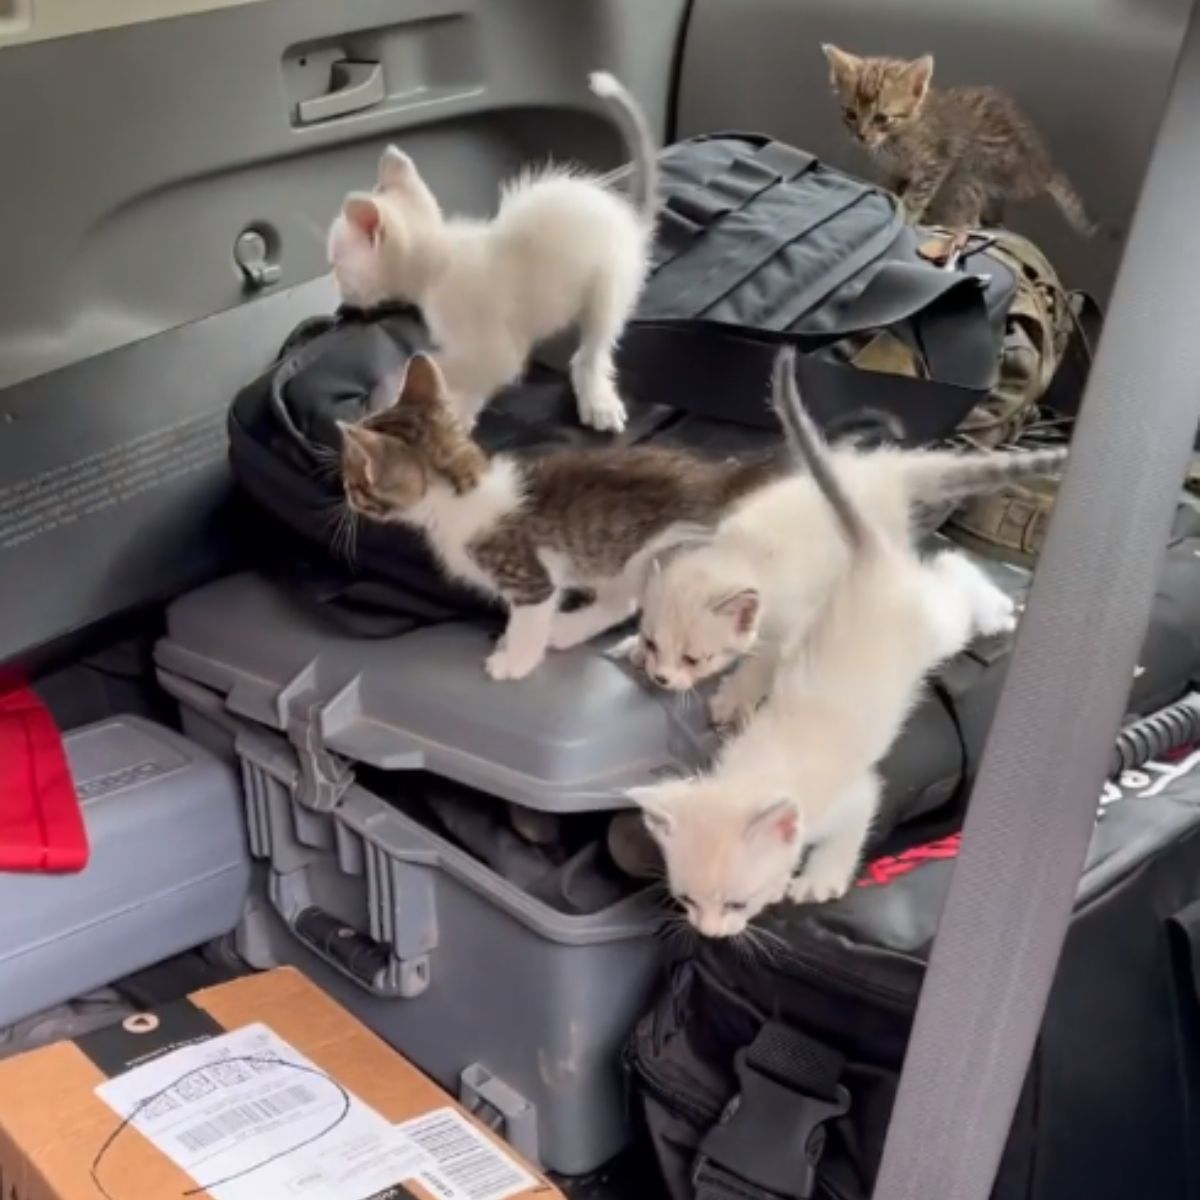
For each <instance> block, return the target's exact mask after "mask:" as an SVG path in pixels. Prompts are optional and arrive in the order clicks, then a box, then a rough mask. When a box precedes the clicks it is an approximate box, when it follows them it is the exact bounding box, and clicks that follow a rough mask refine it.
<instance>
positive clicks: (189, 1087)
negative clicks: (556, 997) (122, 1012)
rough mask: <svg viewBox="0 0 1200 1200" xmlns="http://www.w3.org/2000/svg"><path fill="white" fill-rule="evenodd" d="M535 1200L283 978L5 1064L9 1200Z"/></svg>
mask: <svg viewBox="0 0 1200 1200" xmlns="http://www.w3.org/2000/svg"><path fill="white" fill-rule="evenodd" d="M398 1003H403V1001H398ZM534 1196H536V1197H538V1200H554V1198H558V1200H562V1194H561V1192H559V1191H558V1190H557V1189H555V1188H554V1187H553V1186H551V1185H550V1184H549V1183H548V1182H547V1181H546V1180H545V1179H544V1178H543V1177H542V1176H541V1175H539V1174H538V1173H537V1172H536V1171H534V1170H533V1169H532V1168H531V1167H529V1166H528V1165H527V1164H525V1163H523V1162H521V1161H520V1159H519V1158H517V1156H516V1155H515V1154H514V1153H513V1152H512V1151H511V1150H510V1149H509V1148H508V1147H507V1146H506V1145H505V1144H504V1143H503V1142H502V1141H500V1140H499V1139H498V1138H496V1137H495V1136H494V1135H493V1134H492V1133H491V1132H489V1131H488V1130H486V1129H484V1128H483V1127H482V1126H481V1125H479V1124H478V1123H477V1122H475V1121H474V1120H473V1119H472V1118H470V1117H468V1116H467V1115H466V1114H465V1113H464V1112H463V1110H462V1109H460V1108H459V1107H458V1106H457V1105H456V1104H455V1103H454V1102H453V1101H452V1100H451V1099H450V1098H449V1097H448V1096H447V1095H446V1094H445V1093H444V1092H443V1091H442V1090H441V1089H440V1088H438V1087H437V1086H436V1085H435V1084H433V1083H431V1082H430V1081H429V1080H428V1079H427V1078H426V1077H425V1076H424V1075H422V1074H421V1073H420V1072H419V1071H418V1070H417V1069H416V1068H415V1067H413V1066H412V1065H411V1064H409V1063H408V1062H406V1061H405V1060H404V1059H403V1058H402V1057H401V1056H400V1055H399V1054H397V1053H396V1052H395V1051H394V1050H392V1049H391V1048H390V1047H389V1046H387V1045H385V1044H384V1043H383V1042H381V1041H380V1040H379V1039H378V1038H377V1037H376V1036H375V1035H374V1034H372V1033H370V1032H369V1031H368V1030H367V1029H365V1028H364V1027H363V1026H362V1025H360V1024H359V1023H358V1022H357V1021H356V1020H355V1019H354V1018H353V1017H351V1016H350V1014H349V1013H347V1012H346V1011H345V1010H344V1009H342V1008H340V1007H339V1006H338V1005H337V1004H336V1003H334V1001H333V1000H331V999H330V998H329V997H328V996H326V995H325V994H324V993H323V992H322V991H320V990H319V989H318V988H317V987H316V986H315V985H313V984H312V983H310V982H308V980H307V979H305V978H304V977H303V976H302V975H301V974H299V973H298V972H297V971H294V970H291V969H282V970H278V971H272V972H269V973H267V974H263V975H254V976H249V977H247V978H244V979H238V980H236V981H234V982H232V983H228V984H224V985H222V986H221V987H215V988H210V989H208V990H206V991H203V992H198V993H196V994H195V995H194V996H192V997H190V998H189V999H188V1000H186V1001H183V1002H181V1003H179V1004H175V1005H169V1006H167V1007H165V1008H163V1009H161V1010H159V1011H157V1012H156V1013H152V1014H145V1015H142V1016H139V1017H131V1018H129V1019H128V1020H127V1021H125V1022H124V1023H123V1024H122V1025H119V1026H116V1027H114V1028H111V1029H105V1030H101V1031H99V1032H97V1033H93V1034H88V1035H86V1036H84V1037H81V1038H79V1039H77V1040H76V1041H74V1042H60V1043H58V1044H57V1045H53V1046H47V1047H45V1048H44V1049H41V1050H35V1051H33V1052H31V1053H29V1054H25V1055H22V1056H20V1057H18V1058H13V1059H8V1060H6V1061H2V1062H0V1197H2V1198H3V1200H185V1198H188V1200H276V1198H278V1200H531V1198H532V1197H534Z"/></svg>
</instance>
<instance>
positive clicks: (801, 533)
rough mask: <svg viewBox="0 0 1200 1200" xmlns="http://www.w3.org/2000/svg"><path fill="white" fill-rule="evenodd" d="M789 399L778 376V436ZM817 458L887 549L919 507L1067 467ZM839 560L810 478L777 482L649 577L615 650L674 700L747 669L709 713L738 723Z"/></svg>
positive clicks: (944, 455) (864, 454) (1038, 456)
mask: <svg viewBox="0 0 1200 1200" xmlns="http://www.w3.org/2000/svg"><path fill="white" fill-rule="evenodd" d="M783 357H784V356H782V355H781V356H780V360H781V361H783ZM794 391H795V381H794V378H791V377H790V376H789V377H785V376H784V375H783V374H781V373H780V371H779V370H778V369H777V371H776V379H775V383H774V388H773V397H774V402H775V406H776V409H777V411H778V412H779V414H780V419H781V421H783V422H784V424H785V428H786V427H787V422H788V420H789V417H788V411H789V406H788V403H787V400H788V396H789V394H794ZM825 453H826V456H827V460H828V466H829V470H830V471H831V472H832V473H833V474H834V475H835V476H836V478H837V481H838V484H839V486H840V488H841V489H844V491H845V493H846V495H847V497H848V498H849V500H850V501H851V502H853V504H854V505H855V506H856V508H857V509H859V510H860V511H861V512H862V513H864V514H865V517H866V519H868V520H870V521H871V522H872V523H873V524H875V525H877V526H878V527H879V528H880V529H881V530H882V531H883V532H886V533H887V534H888V536H890V537H893V538H903V537H905V536H907V535H908V530H909V524H910V520H911V516H912V514H913V511H914V509H916V508H918V507H920V506H936V505H938V504H941V503H944V502H946V501H948V500H954V499H962V498H964V497H966V496H969V495H976V494H979V493H982V492H988V491H993V490H996V489H997V488H999V487H1001V486H1003V485H1004V484H1005V483H1007V482H1009V481H1012V480H1016V479H1021V478H1026V477H1029V476H1032V475H1047V474H1052V473H1054V472H1056V471H1057V470H1059V469H1060V467H1061V465H1062V462H1063V460H1064V458H1065V456H1066V451H1065V450H1046V451H1034V452H1030V453H1003V452H998V453H978V454H956V453H952V452H939V451H913V450H897V449H894V448H884V449H877V450H868V451H864V450H860V449H854V448H844V447H835V448H831V449H828V450H826V452H825ZM848 561H849V550H848V548H847V545H846V541H845V539H844V538H843V537H842V536H841V535H840V534H839V532H838V529H837V528H836V526H835V525H834V524H833V523H832V522H831V521H830V519H829V502H828V501H827V500H826V498H825V497H824V495H823V494H822V492H821V489H820V488H819V487H818V486H817V484H816V482H815V481H814V478H813V477H812V475H810V474H794V475H791V476H789V477H787V478H784V479H781V480H778V481H776V482H774V483H771V484H768V485H767V486H766V487H764V488H762V489H760V490H759V491H756V492H754V493H751V494H750V495H749V496H747V497H746V498H745V499H744V500H742V501H740V502H739V503H738V504H737V505H736V506H735V507H734V508H733V509H732V510H731V511H730V513H729V514H728V515H727V516H726V517H725V519H724V520H723V521H722V522H721V524H720V526H719V527H718V529H717V532H716V535H715V537H713V538H712V539H711V540H710V541H709V542H707V543H704V544H699V545H694V546H691V547H688V548H685V549H683V550H681V551H679V552H678V553H676V554H674V555H673V556H672V557H671V558H670V560H669V561H668V562H666V563H665V564H664V565H663V566H662V567H661V569H659V570H656V571H652V572H651V574H650V576H649V578H648V581H647V587H646V592H645V595H644V596H643V598H642V620H641V629H640V635H639V638H638V639H637V640H636V644H635V643H634V641H633V640H632V639H631V640H630V641H629V642H627V643H624V644H623V645H622V647H621V648H620V649H622V650H624V651H626V652H627V653H629V654H630V656H631V657H632V658H633V660H634V662H635V663H636V664H637V665H639V666H641V667H642V669H643V670H645V672H646V674H647V675H649V676H650V677H651V678H652V679H653V680H654V682H655V683H657V684H658V685H659V686H660V687H665V688H671V689H673V690H681V691H682V690H686V689H688V688H691V687H693V686H695V685H696V684H697V683H699V682H700V681H701V680H703V679H706V678H708V677H709V676H712V675H715V674H717V673H718V672H719V671H722V670H723V669H724V668H726V667H727V666H729V665H730V664H731V663H732V662H734V661H735V660H736V659H739V658H742V659H744V661H743V662H742V663H741V664H740V665H739V666H738V668H737V669H736V670H735V671H734V672H733V673H732V674H731V675H730V676H729V677H728V678H727V679H726V680H724V681H723V683H722V685H721V687H720V688H719V689H718V691H717V693H716V695H715V696H714V697H713V699H712V702H711V706H710V711H711V715H712V718H713V720H714V721H715V722H716V723H717V724H736V723H738V722H740V721H744V720H745V719H746V718H747V716H748V715H749V714H750V713H751V712H752V711H753V710H754V707H755V706H756V705H757V704H758V703H760V702H761V700H762V698H763V697H764V696H765V695H766V693H767V691H768V689H769V688H770V685H771V677H772V675H773V673H774V671H775V667H776V664H777V662H778V661H779V660H780V658H784V657H787V656H789V655H791V654H793V653H794V652H795V650H796V648H797V646H798V645H799V644H800V643H801V642H802V641H803V640H804V638H805V637H806V636H807V635H808V632H809V629H810V627H811V625H812V622H813V620H814V619H815V617H816V615H817V613H818V612H819V611H821V609H822V608H823V607H824V605H825V603H826V601H827V599H828V597H829V594H830V590H831V588H832V587H833V585H834V583H835V581H836V580H837V579H839V578H840V577H841V575H842V574H843V572H844V571H845V569H846V565H847V563H848ZM983 632H992V631H989V630H983Z"/></svg>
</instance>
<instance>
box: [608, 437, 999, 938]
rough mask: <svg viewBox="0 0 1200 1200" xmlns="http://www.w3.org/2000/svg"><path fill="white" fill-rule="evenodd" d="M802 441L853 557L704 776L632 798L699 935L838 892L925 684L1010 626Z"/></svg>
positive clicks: (968, 568)
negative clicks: (875, 517) (924, 557)
mask: <svg viewBox="0 0 1200 1200" xmlns="http://www.w3.org/2000/svg"><path fill="white" fill-rule="evenodd" d="M801 421H803V417H801ZM804 436H806V437H807V438H809V439H810V442H811V447H812V448H811V450H806V451H805V453H806V455H808V454H811V455H812V459H811V462H812V466H813V476H814V479H815V480H816V483H817V485H818V486H820V487H829V488H831V489H833V490H831V491H830V493H829V495H830V502H831V503H832V504H833V506H834V508H835V512H837V514H838V518H839V524H840V526H841V528H842V536H843V537H845V539H846V540H847V542H848V543H849V545H848V549H847V557H848V560H849V561H848V562H847V564H846V567H845V569H844V570H843V571H842V572H841V573H840V574H839V576H838V578H837V580H836V582H835V583H834V584H833V586H832V591H831V594H830V597H829V600H828V603H827V604H826V605H825V606H824V607H823V608H822V610H821V612H820V614H819V616H818V617H817V619H816V622H815V624H814V625H813V627H812V630H811V633H810V636H809V638H808V639H807V641H806V642H805V643H804V645H803V648H802V649H801V651H800V653H798V654H797V655H795V656H794V657H792V658H790V659H788V660H785V661H784V662H783V663H782V664H781V665H780V669H779V671H778V673H777V675H776V678H775V682H774V687H773V689H772V691H771V694H770V696H769V697H768V698H767V700H766V702H765V704H764V705H763V706H762V707H761V708H760V709H759V710H758V711H757V712H756V713H755V714H754V715H753V716H752V717H751V718H750V720H749V722H748V724H747V725H746V727H745V729H744V730H743V732H742V733H741V734H739V735H737V736H735V737H733V738H732V739H731V740H729V741H728V742H726V743H725V745H724V746H723V747H722V749H721V751H720V753H719V755H718V757H717V760H716V763H715V765H714V767H713V768H712V770H711V771H710V772H709V773H708V774H705V775H702V776H699V777H698V778H695V779H690V780H676V781H669V782H666V783H660V784H656V785H654V786H651V787H647V788H640V789H636V790H635V791H633V792H631V794H630V795H631V798H632V799H633V800H634V802H635V803H637V804H638V805H639V806H640V807H641V809H642V811H643V813H644V815H645V818H646V822H647V826H648V827H649V829H650V831H651V833H652V834H653V836H654V837H655V839H656V840H657V841H658V843H659V845H660V847H661V848H662V851H663V855H664V858H665V861H666V867H667V877H668V881H669V884H670V887H671V891H672V893H673V894H674V895H675V896H676V897H677V899H678V900H679V902H680V903H681V904H682V905H683V906H684V908H685V910H686V911H687V915H688V919H689V920H690V921H691V923H692V924H693V925H694V926H695V927H696V928H697V929H698V930H699V931H700V932H701V933H702V934H705V935H706V936H710V937H728V936H733V935H736V934H738V933H741V932H742V931H743V930H744V929H745V928H746V926H747V924H748V923H749V922H750V921H751V920H752V919H753V918H754V917H755V916H756V915H757V914H758V913H759V912H761V911H762V909H763V908H765V907H766V906H768V905H769V904H773V903H776V902H778V901H780V900H783V899H785V898H787V899H790V900H792V901H795V902H804V901H824V900H831V899H834V898H835V897H837V896H840V895H842V894H843V893H844V892H845V891H846V890H847V889H848V888H849V887H850V885H851V884H852V883H853V880H854V875H855V871H856V869H857V867H858V862H859V857H860V855H861V853H862V847H863V843H864V841H865V839H866V836H867V832H868V830H869V827H870V824H871V821H872V819H873V817H874V814H875V811H876V808H877V805H878V800H879V791H880V782H879V778H878V776H877V774H876V767H877V764H878V763H879V762H880V760H881V759H882V758H883V757H884V755H885V754H886V753H887V751H888V749H889V748H890V746H891V745H892V743H893V741H894V740H895V738H896V736H897V735H898V734H899V732H900V730H901V728H902V727H903V724H904V721H905V719H906V717H907V715H908V713H909V711H910V709H911V707H912V705H913V703H914V701H915V700H916V698H917V696H918V695H919V692H920V685H921V683H922V681H923V679H924V677H925V675H926V674H927V673H928V671H930V670H931V669H932V668H933V667H934V666H936V665H937V664H938V663H939V662H941V661H942V660H943V659H945V658H948V657H949V656H950V655H952V654H954V653H956V652H957V651H958V650H960V649H961V648H962V647H963V646H964V645H965V644H966V643H967V641H968V640H969V638H970V637H971V636H972V634H973V633H975V632H976V630H977V629H978V628H979V627H980V626H984V627H987V628H990V629H992V630H999V629H1004V628H1007V629H1011V628H1012V627H1013V624H1014V617H1013V606H1012V603H1011V601H1010V600H1009V599H1008V597H1007V596H1005V595H1004V593H1003V592H1001V591H1000V590H999V589H998V588H996V587H995V586H994V585H993V584H992V583H991V582H990V581H989V580H988V579H987V577H986V576H985V575H984V574H983V573H982V572H981V571H980V570H979V569H978V568H976V567H975V566H974V565H973V564H972V563H971V562H970V561H969V560H968V559H966V558H965V557H963V556H962V555H961V554H959V553H957V552H947V553H943V554H939V555H938V556H936V557H935V558H934V559H933V560H932V561H930V562H927V563H926V562H922V561H921V560H920V559H919V558H918V557H917V555H916V552H915V551H914V550H913V549H912V547H911V543H910V540H909V538H908V537H907V531H904V530H901V531H899V533H897V532H896V531H895V530H892V529H889V528H887V526H886V525H885V524H882V523H880V522H878V521H870V522H869V519H868V518H867V517H866V516H865V515H864V514H863V513H862V512H861V510H858V509H857V508H855V507H854V506H853V503H852V501H850V500H849V498H848V494H846V493H841V492H840V491H838V490H837V488H838V480H837V479H836V478H835V476H834V475H833V473H832V472H831V471H830V470H829V469H828V467H829V466H830V465H831V464H829V463H825V462H824V459H823V451H822V450H821V449H820V444H819V441H818V440H817V438H816V435H815V431H812V432H810V433H808V434H805V435H804ZM830 457H831V458H832V456H830ZM868 522H869V523H868Z"/></svg>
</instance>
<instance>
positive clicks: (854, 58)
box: [821, 42, 862, 88]
mask: <svg viewBox="0 0 1200 1200" xmlns="http://www.w3.org/2000/svg"><path fill="white" fill-rule="evenodd" d="M821 50H822V51H823V53H824V55H825V58H826V59H827V60H828V62H829V81H830V82H831V83H832V84H833V86H834V87H835V88H850V87H853V86H854V82H855V80H856V79H857V78H858V73H859V71H860V70H861V68H862V59H861V58H859V57H858V55H857V54H847V53H846V51H845V50H842V49H840V48H839V47H837V46H835V45H834V44H833V43H832V42H824V43H822V45H821Z"/></svg>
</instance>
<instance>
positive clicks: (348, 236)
mask: <svg viewBox="0 0 1200 1200" xmlns="http://www.w3.org/2000/svg"><path fill="white" fill-rule="evenodd" d="M590 84H591V89H592V91H593V92H594V93H595V94H596V95H597V96H600V97H602V98H603V99H605V100H606V101H608V103H609V104H610V105H611V107H612V109H613V113H614V116H615V119H616V121H617V123H618V125H619V126H620V127H621V129H622V132H623V133H624V134H625V137H626V139H627V141H628V142H629V150H630V153H631V157H632V159H633V162H634V176H633V180H634V182H633V189H634V193H635V196H634V199H633V200H632V201H631V200H629V199H626V197H624V196H622V195H620V194H618V193H617V192H615V191H613V190H612V189H611V188H609V187H607V186H606V185H605V184H604V183H603V182H602V181H601V180H599V179H597V178H592V177H588V176H586V175H584V174H582V173H580V172H579V171H576V170H570V169H562V168H549V169H546V170H543V171H539V172H528V173H526V174H524V175H522V176H521V177H520V178H518V179H517V180H516V181H515V182H513V183H512V184H510V185H508V186H507V187H506V188H505V190H504V193H503V195H502V197H501V202H500V209H499V212H498V213H497V214H496V216H495V218H494V219H492V220H491V221H476V220H470V219H465V218H459V217H445V216H443V214H442V210H441V208H440V206H439V205H438V202H437V200H436V198H435V197H434V195H433V193H432V192H431V191H430V190H429V188H428V186H427V185H426V184H425V181H424V180H423V179H422V178H421V175H420V173H419V172H418V171H417V168H416V165H415V164H414V163H413V161H412V159H411V158H409V157H408V155H406V154H404V153H402V152H401V151H400V150H397V149H396V148H395V147H394V146H393V147H389V148H388V149H387V150H385V151H384V153H383V157H382V158H381V159H380V162H379V182H378V186H377V187H376V190H375V191H374V192H373V193H356V194H352V195H350V196H347V197H346V200H345V203H344V204H343V206H342V212H341V214H340V215H339V216H338V217H337V219H336V220H335V221H334V222H333V225H332V227H331V229H330V231H329V259H330V262H331V263H332V265H333V273H334V278H335V279H336V281H337V284H338V287H339V289H340V290H341V293H342V296H343V298H344V299H345V300H346V301H347V302H349V303H351V304H355V305H358V306H361V307H364V308H369V307H371V306H373V305H376V304H380V303H382V302H384V301H387V300H403V301H407V302H409V303H412V304H415V305H417V306H418V307H419V308H420V309H421V310H422V312H423V314H424V317H425V320H426V323H427V324H428V326H429V331H430V334H431V336H432V337H433V340H434V344H435V345H436V346H437V348H438V349H437V361H438V365H439V366H440V367H441V369H442V374H443V375H444V376H445V378H446V382H447V385H448V387H449V389H450V394H451V396H452V397H453V399H454V402H455V405H456V407H457V409H458V412H459V415H460V416H461V417H462V418H463V419H464V420H465V421H466V422H467V423H468V424H471V423H473V422H474V420H475V418H476V417H477V416H478V414H479V411H480V409H482V408H483V406H484V405H485V404H486V403H487V402H488V400H490V399H491V398H492V396H493V395H494V394H495V393H496V392H497V391H498V390H499V389H500V388H502V387H503V386H504V385H505V384H508V383H511V382H513V381H514V380H515V379H517V378H518V377H519V376H520V375H521V372H522V371H523V370H524V368H525V363H526V360H527V359H528V357H529V353H530V351H531V350H532V349H533V346H534V344H535V343H537V342H540V341H542V340H543V339H545V338H548V337H551V336H552V335H554V334H556V333H559V332H560V331H561V330H563V329H566V328H568V327H569V326H572V325H577V326H578V328H579V334H580V341H579V349H578V350H577V351H576V353H575V356H574V358H573V359H572V361H571V381H572V383H573V385H574V388H575V394H576V398H577V401H578V405H579V418H580V420H581V421H582V422H583V423H584V424H586V425H590V426H592V427H593V428H595V429H602V430H620V429H622V428H624V425H625V406H624V404H623V403H622V402H621V398H620V396H619V395H618V394H617V390H616V385H615V382H614V374H615V369H614V365H613V352H614V349H615V347H616V343H617V339H618V337H619V336H620V333H621V330H622V329H623V327H624V325H625V322H626V320H627V319H628V317H629V315H630V313H631V312H632V311H633V307H634V305H635V303H636V302H637V298H638V295H639V293H640V291H641V288H642V284H643V282H644V280H645V277H646V272H647V269H648V265H649V252H650V242H651V238H652V236H653V227H654V214H655V209H656V206H657V190H658V182H657V181H658V160H657V156H656V153H655V145H654V138H653V135H652V134H651V132H650V128H649V125H648V124H647V122H646V119H645V115H644V114H643V113H642V111H641V109H640V108H639V107H638V105H637V102H636V101H635V100H634V99H633V97H632V96H631V95H630V94H629V92H627V91H626V90H625V88H624V87H623V86H622V85H621V84H620V83H619V82H618V81H617V80H616V79H614V78H613V77H612V76H611V75H609V74H607V73H606V72H603V71H597V72H596V73H595V74H593V75H592V76H591V79H590Z"/></svg>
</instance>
